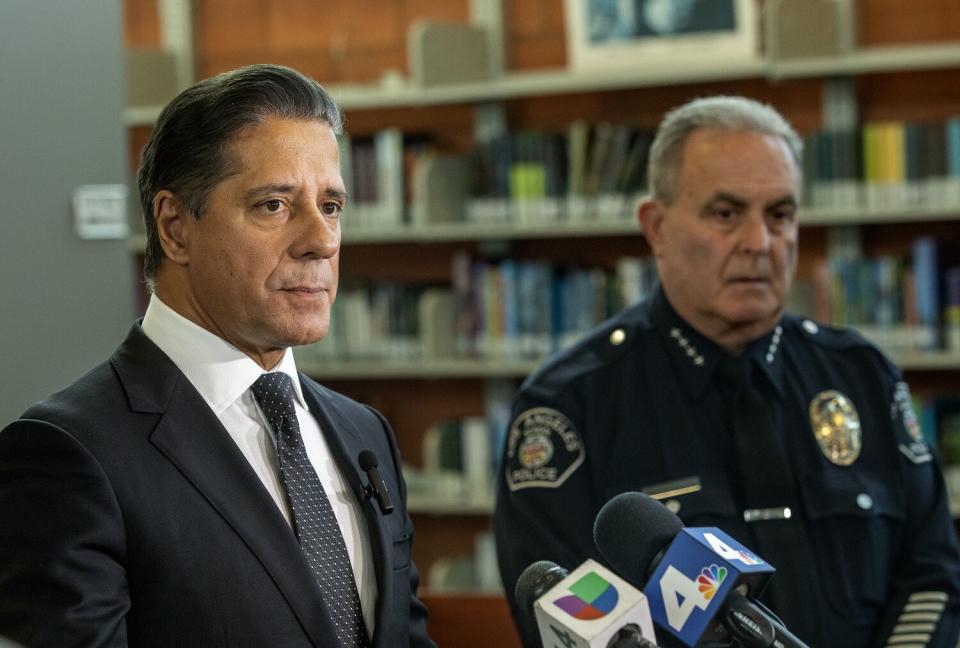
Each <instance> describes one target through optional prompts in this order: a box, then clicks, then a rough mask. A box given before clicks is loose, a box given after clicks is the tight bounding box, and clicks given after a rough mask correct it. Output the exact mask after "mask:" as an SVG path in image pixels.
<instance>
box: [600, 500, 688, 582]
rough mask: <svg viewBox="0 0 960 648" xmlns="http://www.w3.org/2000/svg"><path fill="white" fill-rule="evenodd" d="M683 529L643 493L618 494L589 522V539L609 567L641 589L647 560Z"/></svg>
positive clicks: (670, 515) (668, 513)
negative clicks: (590, 529)
mask: <svg viewBox="0 0 960 648" xmlns="http://www.w3.org/2000/svg"><path fill="white" fill-rule="evenodd" d="M682 529H683V522H681V521H680V518H678V517H677V516H676V515H674V514H673V513H671V512H670V511H669V510H668V509H667V507H665V506H664V505H663V504H661V503H660V502H658V501H657V500H655V499H653V498H652V497H650V496H649V495H645V494H644V493H635V492H628V493H621V494H620V495H617V496H616V497H614V498H613V499H611V500H610V501H609V502H607V503H606V504H604V505H603V508H602V509H600V513H598V514H597V519H596V521H595V522H594V524H593V541H594V543H595V544H596V546H597V549H598V550H599V551H600V554H601V555H602V556H603V557H604V559H605V560H606V561H607V564H609V565H610V566H611V567H613V569H614V570H615V571H616V572H617V573H619V574H620V576H622V577H623V578H624V579H625V580H626V581H627V582H629V583H630V584H631V585H633V586H635V587H638V588H642V587H643V586H644V585H645V584H646V582H647V575H648V573H649V569H650V567H651V563H652V562H653V560H654V558H655V557H656V556H657V554H658V553H659V552H660V551H662V550H664V549H666V547H667V546H668V545H669V544H670V543H671V542H672V541H673V539H674V538H675V537H676V535H677V534H678V533H680V531H681V530H682Z"/></svg>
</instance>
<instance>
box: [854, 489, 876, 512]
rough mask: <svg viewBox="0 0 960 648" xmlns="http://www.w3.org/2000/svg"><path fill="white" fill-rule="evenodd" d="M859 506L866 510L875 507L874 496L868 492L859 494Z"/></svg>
mask: <svg viewBox="0 0 960 648" xmlns="http://www.w3.org/2000/svg"><path fill="white" fill-rule="evenodd" d="M857 506H859V507H860V508H862V509H863V510H864V511H869V510H870V509H872V508H873V498H872V497H870V496H869V495H867V494H866V493H860V494H859V495H857Z"/></svg>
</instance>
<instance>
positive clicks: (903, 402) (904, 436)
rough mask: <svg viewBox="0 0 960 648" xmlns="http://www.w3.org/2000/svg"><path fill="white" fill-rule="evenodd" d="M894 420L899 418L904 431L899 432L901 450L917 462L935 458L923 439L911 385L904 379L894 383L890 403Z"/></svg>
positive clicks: (925, 461) (908, 457)
mask: <svg viewBox="0 0 960 648" xmlns="http://www.w3.org/2000/svg"><path fill="white" fill-rule="evenodd" d="M890 413H891V415H892V417H893V420H894V421H895V422H896V421H898V420H899V422H900V424H901V426H902V427H901V429H902V432H901V433H899V434H898V437H899V438H898V439H897V441H898V443H899V446H900V452H902V453H903V455H904V456H905V457H906V458H907V459H909V460H910V461H912V462H913V463H915V464H920V463H927V462H929V461H930V460H932V459H933V455H932V454H931V452H930V448H929V447H928V446H927V444H926V442H925V441H924V439H923V433H922V432H921V430H920V421H919V420H918V419H917V413H916V411H915V410H914V409H913V398H911V396H910V387H908V386H907V383H905V382H903V381H902V380H901V381H900V382H898V383H897V384H896V385H894V388H893V402H892V403H891V405H890Z"/></svg>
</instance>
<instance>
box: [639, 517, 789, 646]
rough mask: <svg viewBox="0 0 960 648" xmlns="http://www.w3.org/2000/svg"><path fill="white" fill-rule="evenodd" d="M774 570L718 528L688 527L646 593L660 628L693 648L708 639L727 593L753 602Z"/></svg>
mask: <svg viewBox="0 0 960 648" xmlns="http://www.w3.org/2000/svg"><path fill="white" fill-rule="evenodd" d="M774 571H775V570H774V568H773V567H772V566H771V565H770V564H768V563H766V562H764V561H763V560H762V559H761V558H759V557H758V556H756V555H755V554H753V553H752V552H751V551H750V550H749V549H747V548H746V547H744V546H743V545H742V544H740V543H739V542H737V541H736V540H734V539H733V538H731V537H730V536H728V535H727V534H725V533H724V532H723V531H721V530H720V529H718V528H716V527H687V528H685V529H682V530H681V531H680V532H679V533H678V534H677V536H676V538H674V540H673V542H672V543H670V547H669V548H668V549H667V552H666V554H665V555H664V556H663V558H662V559H661V560H660V562H659V563H658V564H657V568H656V569H655V570H654V572H653V575H652V576H651V577H650V580H649V581H647V585H646V587H645V588H644V592H645V593H646V595H647V600H648V602H649V604H650V613H651V614H652V615H653V619H654V621H656V623H657V625H659V626H660V627H661V628H663V629H664V630H666V631H667V632H669V633H670V634H672V635H673V636H675V637H676V638H677V639H679V640H680V641H682V642H683V643H684V645H687V646H693V645H696V643H697V641H699V640H700V639H702V638H704V636H705V635H706V636H710V632H711V628H710V627H708V626H710V625H711V622H712V621H713V618H714V617H715V616H716V615H717V613H718V612H719V611H720V609H721V608H722V607H723V603H724V601H725V600H726V598H727V596H728V595H729V593H730V592H731V591H732V590H734V589H736V588H745V591H744V595H745V596H748V597H750V598H756V597H757V596H758V595H759V594H760V592H761V591H763V588H764V586H765V585H766V583H767V581H768V580H769V579H770V576H771V575H772V574H773V572H774Z"/></svg>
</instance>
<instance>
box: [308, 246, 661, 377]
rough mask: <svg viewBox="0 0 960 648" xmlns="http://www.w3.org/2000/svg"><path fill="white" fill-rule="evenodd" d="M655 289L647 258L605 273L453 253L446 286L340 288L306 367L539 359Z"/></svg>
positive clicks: (632, 259) (622, 263)
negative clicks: (355, 361) (354, 361)
mask: <svg viewBox="0 0 960 648" xmlns="http://www.w3.org/2000/svg"><path fill="white" fill-rule="evenodd" d="M655 282H656V268H655V265H654V261H653V259H652V257H645V258H640V257H628V258H622V259H620V260H618V261H617V263H616V267H615V269H614V270H613V271H609V270H606V269H604V268H597V267H594V268H585V267H578V266H573V265H556V264H551V263H549V262H546V261H524V260H514V259H503V260H499V261H490V260H486V259H482V258H476V257H472V256H470V255H469V254H467V253H463V252H461V253H457V254H455V255H454V259H453V282H452V286H437V285H406V284H377V285H375V286H365V287H353V288H350V287H345V288H344V289H341V291H340V294H339V296H338V297H337V303H336V305H335V306H334V308H333V313H332V316H331V323H330V330H329V333H328V335H327V337H326V338H325V339H324V340H323V341H321V342H319V343H317V344H314V345H309V346H307V347H303V348H301V349H300V351H299V354H300V356H301V357H304V356H307V357H309V358H310V359H311V360H313V361H318V362H321V361H323V360H329V359H347V358H368V359H385V360H411V359H416V358H450V357H476V358H508V359H516V358H540V357H542V356H544V355H546V354H548V353H550V352H552V351H554V350H556V349H559V348H562V347H564V346H566V345H568V344H570V343H571V342H572V341H574V340H575V339H577V338H578V337H579V336H581V335H582V334H584V333H586V332H587V331H589V330H590V329H592V328H593V327H594V326H596V325H597V324H599V323H600V322H602V321H603V320H605V319H607V318H608V317H610V316H611V315H613V314H614V313H616V312H618V311H620V310H622V309H623V308H624V307H625V306H627V305H629V304H631V303H633V302H635V301H637V300H638V299H639V298H640V297H641V296H642V295H643V294H645V293H646V292H647V291H648V290H650V288H651V287H652V286H653V285H654V284H655Z"/></svg>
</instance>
